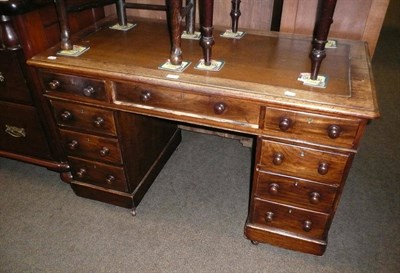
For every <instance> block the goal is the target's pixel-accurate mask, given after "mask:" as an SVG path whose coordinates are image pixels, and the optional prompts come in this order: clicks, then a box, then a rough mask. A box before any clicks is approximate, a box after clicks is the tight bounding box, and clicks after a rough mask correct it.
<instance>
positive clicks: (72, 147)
mask: <svg viewBox="0 0 400 273" xmlns="http://www.w3.org/2000/svg"><path fill="white" fill-rule="evenodd" d="M78 147H79V142H78V141H77V140H71V142H69V143H68V148H69V149H70V150H72V151H74V150H76V149H78Z"/></svg>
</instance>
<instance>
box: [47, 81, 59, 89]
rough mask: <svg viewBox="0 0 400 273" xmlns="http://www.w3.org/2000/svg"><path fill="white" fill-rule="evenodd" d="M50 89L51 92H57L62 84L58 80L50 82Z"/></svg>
mask: <svg viewBox="0 0 400 273" xmlns="http://www.w3.org/2000/svg"><path fill="white" fill-rule="evenodd" d="M49 87H50V89H51V90H56V89H57V88H58V87H60V82H59V81H57V80H52V81H50V82H49Z"/></svg>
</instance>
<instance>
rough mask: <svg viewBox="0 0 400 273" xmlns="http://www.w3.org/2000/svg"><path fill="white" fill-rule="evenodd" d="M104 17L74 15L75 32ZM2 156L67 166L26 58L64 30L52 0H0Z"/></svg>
mask: <svg viewBox="0 0 400 273" xmlns="http://www.w3.org/2000/svg"><path fill="white" fill-rule="evenodd" d="M101 18H104V11H103V9H93V10H88V11H86V12H78V13H75V14H73V15H71V16H70V21H71V25H72V28H71V31H72V32H76V31H78V30H81V29H83V28H85V27H87V26H89V25H92V24H93V23H94V22H95V21H97V20H99V19H101ZM0 33H1V37H0V60H1V61H0V109H1V111H0V156H4V157H8V158H12V159H17V160H21V161H25V162H28V163H33V164H37V165H41V166H44V167H46V168H48V169H52V170H58V171H66V170H67V169H68V165H67V164H66V163H65V162H62V160H61V158H60V157H59V152H58V151H57V148H56V147H55V145H54V144H53V142H52V140H51V137H50V133H49V132H48V129H47V128H49V126H48V124H47V119H46V118H45V114H44V113H43V112H42V110H41V108H40V107H39V105H40V103H39V101H38V98H37V97H36V96H35V95H34V93H33V91H32V89H33V83H32V80H31V73H30V69H29V68H28V67H27V65H26V63H25V62H26V60H27V59H29V58H31V57H32V56H33V55H35V54H37V53H39V52H40V51H42V50H44V49H46V48H48V47H50V46H52V45H54V44H57V43H58V42H59V40H60V29H59V24H58V18H57V14H56V10H55V6H54V4H53V3H52V2H51V1H46V0H37V1H17V0H15V1H14V0H10V1H6V2H0Z"/></svg>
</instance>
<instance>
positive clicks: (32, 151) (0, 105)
mask: <svg viewBox="0 0 400 273" xmlns="http://www.w3.org/2000/svg"><path fill="white" fill-rule="evenodd" d="M0 109H1V111H0V149H1V150H5V151H8V152H12V153H17V154H21V155H27V156H34V157H38V158H42V159H52V157H51V155H50V148H49V146H48V144H47V139H46V137H45V134H44V130H43V128H42V125H41V123H40V119H39V116H38V114H37V112H36V109H35V108H33V107H31V106H26V105H20V104H14V103H6V102H1V101H0Z"/></svg>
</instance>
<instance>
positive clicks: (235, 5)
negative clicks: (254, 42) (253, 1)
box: [230, 0, 242, 33]
mask: <svg viewBox="0 0 400 273" xmlns="http://www.w3.org/2000/svg"><path fill="white" fill-rule="evenodd" d="M240 2H242V1H241V0H232V1H231V3H232V9H231V13H230V15H231V18H232V32H233V33H236V32H237V31H238V28H239V17H240V15H241V14H242V13H241V12H240Z"/></svg>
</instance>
